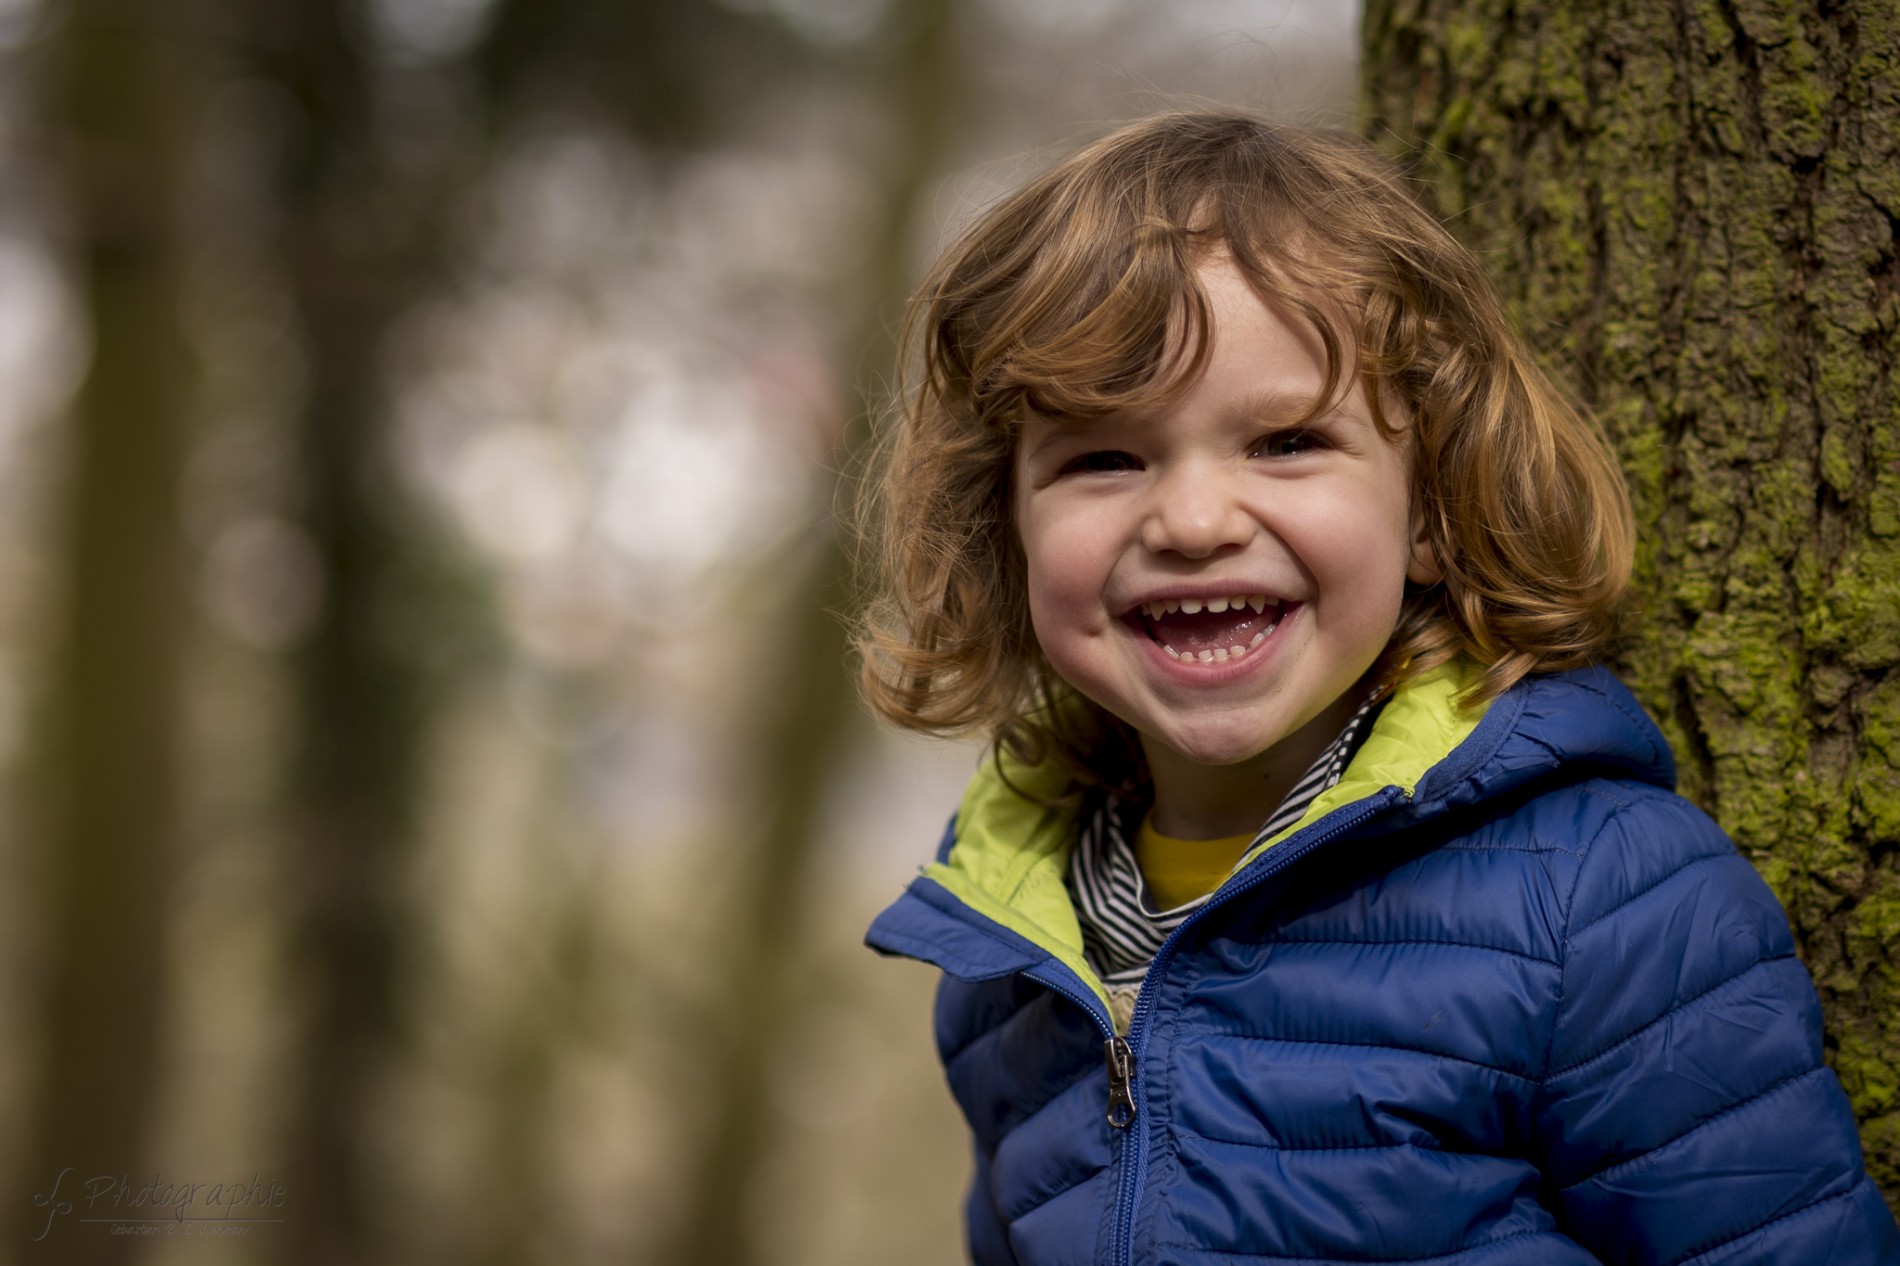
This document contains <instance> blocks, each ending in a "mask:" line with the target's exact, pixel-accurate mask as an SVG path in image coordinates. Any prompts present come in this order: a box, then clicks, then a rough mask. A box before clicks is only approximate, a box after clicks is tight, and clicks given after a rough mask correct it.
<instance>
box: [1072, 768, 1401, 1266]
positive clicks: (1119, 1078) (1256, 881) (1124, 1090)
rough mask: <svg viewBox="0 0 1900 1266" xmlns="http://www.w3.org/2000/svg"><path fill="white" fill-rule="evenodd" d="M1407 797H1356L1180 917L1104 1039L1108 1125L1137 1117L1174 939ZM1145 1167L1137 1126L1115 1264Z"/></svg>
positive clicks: (1144, 1135)
mask: <svg viewBox="0 0 1900 1266" xmlns="http://www.w3.org/2000/svg"><path fill="white" fill-rule="evenodd" d="M1408 799H1410V797H1409V796H1407V795H1406V793H1405V792H1403V791H1400V790H1399V789H1398V788H1397V787H1387V788H1385V789H1384V790H1383V791H1381V792H1379V793H1378V794H1376V795H1373V796H1369V797H1367V798H1366V799H1365V800H1362V801H1360V802H1359V804H1360V806H1361V807H1360V811H1359V812H1358V813H1355V814H1354V815H1353V816H1352V817H1350V818H1346V819H1343V820H1341V821H1339V822H1337V823H1335V824H1334V825H1333V826H1331V827H1329V828H1328V829H1327V830H1326V831H1324V832H1322V833H1321V834H1319V835H1315V836H1313V837H1312V838H1311V839H1308V840H1304V841H1302V842H1301V843H1300V844H1299V846H1298V847H1296V848H1293V849H1290V850H1288V851H1286V852H1283V853H1281V854H1280V855H1279V856H1278V857H1277V858H1276V857H1274V855H1273V850H1269V851H1268V853H1267V860H1266V861H1265V862H1264V863H1262V864H1261V865H1260V866H1259V867H1258V868H1257V869H1256V870H1255V871H1254V873H1252V874H1251V875H1249V876H1247V877H1246V878H1245V879H1243V880H1242V881H1241V882H1240V883H1238V884H1235V885H1234V886H1233V888H1231V889H1229V890H1228V891H1226V892H1223V893H1221V894H1220V896H1219V898H1218V899H1217V900H1215V901H1209V902H1208V903H1207V904H1206V905H1204V906H1202V907H1201V908H1200V909H1198V910H1196V911H1195V912H1194V913H1193V914H1190V915H1189V916H1188V917H1187V918H1185V919H1183V920H1182V921H1181V925H1180V926H1179V927H1177V928H1175V929H1174V931H1173V932H1171V933H1170V934H1169V935H1168V939H1167V940H1165V941H1163V942H1162V943H1161V948H1160V949H1158V950H1156V951H1155V959H1154V962H1153V963H1151V964H1149V966H1148V974H1147V975H1146V976H1144V977H1143V978H1142V982H1141V989H1140V991H1139V992H1138V993H1137V994H1136V995H1135V1010H1134V1014H1133V1015H1132V1016H1131V1017H1130V1018H1129V1021H1128V1036H1127V1037H1126V1038H1121V1037H1118V1036H1115V1035H1114V1034H1113V1029H1112V1026H1111V1030H1110V1037H1109V1040H1108V1041H1107V1042H1106V1043H1104V1052H1105V1054H1106V1056H1107V1059H1108V1122H1109V1124H1110V1125H1112V1126H1114V1127H1115V1128H1116V1129H1118V1130H1126V1129H1127V1127H1128V1126H1129V1125H1130V1124H1132V1123H1133V1121H1134V1119H1135V1115H1136V1103H1137V1098H1136V1085H1135V1078H1136V1076H1137V1075H1138V1069H1139V1066H1140V1058H1141V1054H1142V1047H1143V1045H1144V1044H1145V1043H1144V1039H1145V1038H1146V1037H1147V1033H1146V1027H1147V1026H1146V1021H1147V1019H1148V1011H1149V1002H1150V999H1151V995H1150V993H1149V990H1148V985H1149V982H1150V981H1153V980H1155V979H1156V978H1157V977H1158V976H1159V975H1160V968H1161V966H1162V964H1163V962H1164V961H1165V960H1166V959H1167V958H1168V957H1169V956H1170V955H1171V954H1172V953H1173V951H1174V946H1175V942H1177V941H1179V940H1180V939H1181V935H1182V933H1184V932H1186V931H1187V930H1188V928H1190V927H1192V926H1193V925H1194V924H1195V923H1197V922H1199V921H1200V920H1201V918H1202V917H1203V916H1204V915H1206V914H1207V913H1208V912H1209V911H1211V910H1213V909H1214V908H1215V907H1216V906H1221V905H1226V904H1227V903H1228V902H1229V901H1231V900H1233V899H1234V898H1235V897H1238V896H1239V895H1240V894H1241V893H1243V892H1246V891H1248V890H1249V889H1251V888H1257V887H1259V886H1260V885H1261V884H1263V883H1265V882H1266V881H1267V880H1268V879H1271V878H1272V877H1273V876H1275V875H1277V874H1279V873H1280V872H1281V871H1283V870H1285V869H1286V868H1287V867H1288V866H1291V865H1292V864H1293V863H1294V862H1296V861H1298V860H1299V859H1300V858H1302V857H1304V856H1306V855H1307V854H1308V853H1310V852H1312V851H1313V850H1314V849H1316V848H1318V847H1319V846H1320V845H1322V844H1324V843H1326V842H1327V841H1329V840H1333V839H1337V838H1338V837H1339V836H1341V835H1344V834H1345V833H1346V832H1348V831H1350V830H1352V829H1353V828H1355V827H1357V826H1359V825H1361V824H1362V823H1364V822H1366V821H1368V820H1369V819H1371V818H1374V817H1377V816H1378V815H1379V814H1381V813H1384V812H1385V811H1386V810H1387V809H1390V808H1392V807H1393V806H1395V805H1398V804H1402V803H1404V802H1405V801H1406V800H1408ZM1280 847H1282V848H1284V847H1285V845H1281V846H1280ZM1091 1010H1093V1008H1091ZM1118 1112H1122V1113H1125V1115H1123V1116H1121V1118H1120V1119H1117V1117H1118ZM1147 1167H1148V1132H1147V1130H1145V1129H1143V1130H1136V1131H1134V1132H1133V1133H1127V1134H1124V1135H1123V1138H1122V1172H1121V1189H1120V1192H1119V1194H1118V1195H1117V1197H1116V1204H1115V1251H1114V1255H1113V1256H1112V1257H1111V1258H1110V1260H1111V1261H1112V1262H1113V1263H1114V1264H1115V1266H1130V1263H1131V1262H1132V1260H1133V1256H1134V1241H1135V1208H1136V1206H1137V1205H1138V1204H1139V1202H1140V1199H1141V1180H1142V1178H1143V1176H1144V1173H1143V1171H1145V1170H1146V1169H1147Z"/></svg>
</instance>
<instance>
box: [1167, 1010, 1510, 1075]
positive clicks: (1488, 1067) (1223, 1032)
mask: <svg viewBox="0 0 1900 1266" xmlns="http://www.w3.org/2000/svg"><path fill="white" fill-rule="evenodd" d="M1188 1032H1190V1033H1194V1034H1196V1035H1206V1036H1210V1037H1217V1038H1224V1039H1232V1040H1234V1041H1240V1042H1284V1043H1286V1044H1287V1045H1289V1046H1341V1047H1345V1048H1346V1049H1348V1050H1359V1051H1403V1052H1405V1053H1406V1054H1408V1055H1422V1056H1424V1057H1425V1058H1426V1059H1448V1060H1450V1061H1451V1062H1452V1063H1454V1064H1468V1065H1470V1066H1471V1067H1473V1068H1482V1069H1484V1070H1485V1071H1486V1072H1492V1073H1496V1074H1497V1075H1498V1076H1500V1077H1509V1078H1510V1079H1511V1080H1513V1081H1522V1082H1528V1083H1530V1084H1531V1085H1536V1084H1537V1079H1536V1078H1535V1077H1532V1076H1530V1075H1529V1074H1527V1073H1514V1072H1512V1071H1511V1070H1510V1069H1508V1068H1499V1067H1498V1066H1497V1065H1496V1064H1486V1063H1482V1062H1480V1061H1478V1060H1475V1059H1466V1058H1465V1057H1464V1056H1462V1055H1452V1054H1448V1053H1447V1052H1445V1051H1428V1050H1426V1049H1425V1048H1424V1047H1422V1046H1401V1045H1399V1044H1398V1043H1396V1042H1336V1041H1333V1040H1331V1039H1329V1038H1320V1037H1282V1036H1279V1035H1277V1034H1273V1033H1236V1032H1234V1031H1233V1030H1231V1029H1216V1028H1201V1027H1200V1026H1199V1025H1195V1026H1193V1027H1190V1028H1189V1029H1188ZM1176 1045H1179V1039H1176Z"/></svg>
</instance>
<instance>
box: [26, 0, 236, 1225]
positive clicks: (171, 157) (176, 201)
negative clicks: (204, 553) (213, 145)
mask: <svg viewBox="0 0 1900 1266" xmlns="http://www.w3.org/2000/svg"><path fill="white" fill-rule="evenodd" d="M195 16H201V15H197V14H192V13H186V12H182V11H181V12H174V13H172V14H171V15H170V16H169V17H168V18H167V19H166V22H165V24H164V27H163V29H161V27H160V25H159V24H158V22H157V21H156V20H155V19H153V18H152V17H151V16H150V15H149V14H147V13H146V12H145V10H144V9H143V7H142V6H141V5H139V4H137V3H127V2H124V0H72V2H71V3H67V4H65V5H63V6H61V13H60V17H61V19H62V30H61V34H60V37H59V40H58V42H57V44H56V45H55V47H54V48H53V49H52V50H51V53H52V56H51V58H50V62H49V65H48V67H47V70H48V71H49V72H50V73H49V75H48V79H47V84H48V88H49V92H48V95H47V101H48V106H49V109H48V114H49V116H51V118H52V120H53V121H54V122H55V123H56V125H57V129H58V130H57V132H55V133H54V134H53V136H52V140H53V142H54V146H55V150H54V152H55V154H56V157H57V160H58V174H59V176H60V177H61V180H62V183H63V185H64V187H65V193H66V206H67V209H68V212H69V214H70V217H71V223H72V225H73V226H74V238H73V248H74V253H73V260H74V263H75V265H76V271H77V273H78V278H77V289H78V293H79V298H80V301H81V304H82V310H83V311H84V313H85V315H86V317H87V319H88V321H89V323H90V326H91V334H92V361H91V364H90V366H89V367H88V370H87V373H86V377H85V380H84V382H83V384H82V385H81V387H80V390H79V394H78V397H77V398H76V399H75V400H74V402H73V408H72V415H71V431H70V434H71V445H72V447H71V450H70V461H69V466H68V470H67V475H66V487H65V512H66V513H65V517H66V524H67V530H66V539H65V541H64V543H63V544H64V548H65V555H64V557H63V559H62V560H61V563H62V572H63V581H64V593H63V595H62V598H63V606H64V610H63V613H62V614H63V619H62V620H61V622H60V625H59V628H60V633H61V638H60V642H59V644H58V646H57V647H56V649H55V651H54V654H53V657H52V658H53V664H54V683H53V698H52V701H51V712H50V715H49V717H48V718H47V719H48V722H49V724H48V726H47V728H46V730H45V732H44V737H43V741H42V743H41V744H40V747H39V750H38V751H37V752H36V758H37V762H38V768H37V770H36V772H37V773H38V774H39V775H40V778H41V781H40V783H39V785H38V787H37V791H38V792H39V798H38V806H37V807H38V809H39V810H40V814H39V823H40V825H41V826H42V827H43V830H42V831H41V832H39V834H38V839H37V841H36V843H37V844H38V845H39V847H38V848H37V849H36V852H37V853H38V854H39V856H38V857H37V858H36V860H37V861H39V862H40V864H41V865H42V866H43V868H44V870H43V873H44V877H45V882H46V900H45V907H44V908H45V910H46V916H47V923H46V931H47V933H48V934H49V936H50V941H49V944H48V945H47V947H46V958H45V960H44V964H43V970H42V972H41V975H40V982H41V983H40V987H41V989H42V991H43V993H42V996H41V998H40V1002H41V1003H42V1021H41V1025H40V1026H39V1031H40V1033H41V1034H42V1035H43V1047H42V1051H41V1055H42V1058H41V1061H40V1070H41V1071H40V1075H39V1078H38V1080H37V1082H36V1084H35V1085H34V1087H33V1101H32V1102H33V1107H32V1111H31V1121H30V1122H29V1130H30V1135H31V1136H30V1138H29V1140H28V1142H27V1149H28V1150H27V1156H26V1162H27V1166H28V1169H29V1175H28V1176H29V1178H30V1180H31V1181H32V1182H33V1183H34V1192H35V1193H36V1194H44V1195H46V1196H47V1198H48V1202H46V1203H44V1204H43V1205H42V1206H41V1207H35V1208H32V1209H31V1212H30V1213H29V1212H26V1211H27V1210H28V1209H29V1206H28V1205H27V1204H26V1203H25V1201H21V1202H20V1204H19V1205H18V1207H17V1208H16V1209H15V1213H14V1217H15V1218H18V1219H21V1221H16V1222H15V1223H14V1226H13V1229H14V1230H16V1231H17V1230H18V1228H19V1227H20V1226H21V1225H22V1223H23V1222H30V1223H31V1225H30V1226H29V1227H28V1229H27V1230H26V1232H25V1234H23V1235H20V1236H18V1238H17V1239H15V1240H14V1242H15V1243H20V1242H24V1241H26V1240H29V1239H32V1238H33V1237H35V1236H39V1235H41V1234H42V1233H44V1235H45V1239H44V1240H43V1241H42V1242H40V1243H37V1244H35V1245H34V1249H35V1250H36V1251H40V1250H43V1251H44V1254H45V1259H46V1260H51V1259H53V1258H57V1259H58V1260H60V1261H65V1262H76V1263H77V1262H84V1263H106V1262H122V1261H129V1260H131V1259H132V1257H133V1253H134V1249H133V1245H134V1244H135V1242H136V1240H137V1237H125V1236H114V1235H110V1234H108V1233H107V1231H108V1228H106V1227H103V1226H97V1225H93V1226H84V1225H77V1224H75V1219H74V1216H73V1212H74V1209H75V1208H76V1209H77V1216H78V1217H84V1216H86V1215H87V1206H86V1204H85V1202H84V1200H83V1199H81V1198H79V1197H80V1196H82V1195H83V1192H81V1191H79V1188H80V1185H81V1184H83V1183H85V1182H87V1181H89V1180H92V1179H95V1178H98V1177H101V1176H105V1175H110V1176H111V1177H112V1178H113V1179H115V1180H116V1179H118V1178H120V1177H122V1176H126V1177H130V1178H131V1181H132V1183H133V1185H135V1186H136V1185H138V1184H140V1183H142V1182H149V1181H151V1179H152V1174H151V1170H150V1169H149V1167H148V1166H147V1161H148V1158H147V1156H146V1155H145V1154H144V1153H145V1149H146V1144H147V1134H148V1125H149V1115H150V1110H151V1108H152V1106H153V1104H152V1100H153V1097H154V1093H153V1092H154V1086H155V1082H156V1075H157V1066H156V1061H157V1059H158V1046H159V1031H160V1018H161V1016H162V1014H163V998H164V988H163V986H164V983H165V971H164V961H165V952H164V951H165V927H166V910H167V902H166V900H165V892H166V888H165V879H166V877H167V875H168V874H169V873H170V870H171V863H172V860H173V854H174V852H175V849H176V845H177V838H178V775H179V769H178V765H179V742H180V737H181V718H180V707H179V703H180V679H181V675H182V651H183V640H184V639H183V634H184V627H185V618H186V608H185V605H184V603H183V601H182V599H181V597H180V595H181V593H182V592H183V590H184V588H185V586H184V584H183V581H184V576H185V567H186V560H185V544H184V535H183V525H182V521H181V518H180V515H179V505H178V495H179V483H180V478H181V475H182V473H183V467H184V459H185V451H186V445H187V437H188V434H189V431H190V409H191V395H192V383H193V375H192V372H191V367H190V359H191V358H190V349H189V348H188V346H187V344H186V341H185V338H184V336H183V334H182V332H181V328H180V320H179V313H180V310H181V307H182V306H183V305H182V304H181V298H182V292H183V277H184V265H185V257H186V253H187V245H186V243H187V240H188V236H189V234H188V229H187V219H186V217H185V215H184V214H183V210H184V208H183V205H182V203H183V197H182V194H183V191H184V185H185V180H186V171H187V168H188V153H189V146H190V143H191V139H192V128H193V123H194V118H195V111H196V106H197V102H198V100H199V98H200V91H199V90H200V88H201V87H202V85H203V83H204V82H205V80H206V75H207V72H206V68H205V67H204V66H203V65H202V60H203V54H204V48H203V46H202V44H201V43H200V42H199V41H197V40H195V39H193V38H191V30H192V26H191V23H192V19H193V17H195ZM69 1167H70V1169H71V1172H69V1173H67V1174H66V1176H65V1179H64V1181H63V1183H60V1185H59V1186H57V1187H55V1186H54V1184H55V1183H56V1182H59V1176H60V1174H61V1171H62V1170H66V1169H68V1168H69ZM167 1177H173V1176H172V1175H167ZM131 1212H139V1211H131ZM53 1213H57V1214H58V1216H57V1220H56V1221H55V1222H54V1223H53V1224H52V1225H48V1224H47V1221H46V1217H47V1216H48V1215H49V1214H53ZM93 1213H94V1215H95V1216H96V1215H97V1214H98V1209H96V1208H95V1209H94V1210H93Z"/></svg>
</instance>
